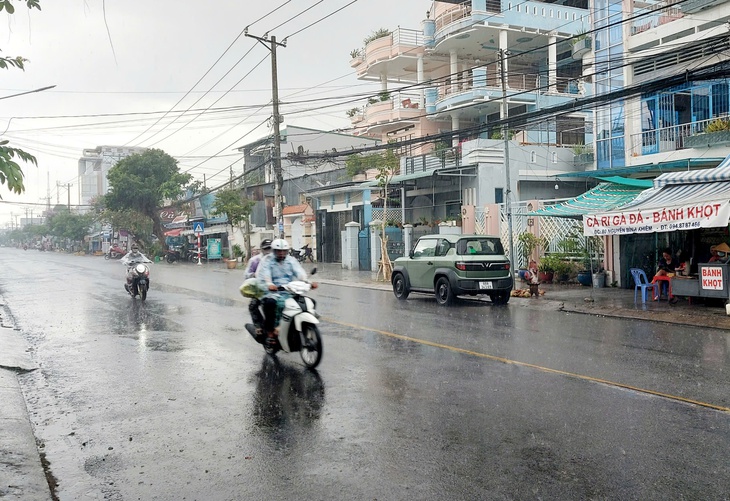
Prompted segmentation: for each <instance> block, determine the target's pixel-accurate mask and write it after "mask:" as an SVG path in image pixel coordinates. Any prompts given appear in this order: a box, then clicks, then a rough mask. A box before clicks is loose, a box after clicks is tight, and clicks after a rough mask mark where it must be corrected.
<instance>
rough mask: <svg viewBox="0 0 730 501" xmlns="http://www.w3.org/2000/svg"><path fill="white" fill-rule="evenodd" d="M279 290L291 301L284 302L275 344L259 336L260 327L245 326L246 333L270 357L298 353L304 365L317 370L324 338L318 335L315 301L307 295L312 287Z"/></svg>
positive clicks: (292, 286) (292, 285)
mask: <svg viewBox="0 0 730 501" xmlns="http://www.w3.org/2000/svg"><path fill="white" fill-rule="evenodd" d="M249 280H255V279H249ZM244 284H245V283H244ZM279 289H280V290H282V291H286V292H288V293H289V294H291V297H288V298H287V299H286V301H285V302H284V310H283V311H282V313H281V321H280V322H279V326H278V327H279V336H278V338H277V339H276V341H275V342H274V343H267V339H266V335H265V334H263V333H260V331H259V333H258V334H257V332H256V327H257V326H256V325H254V324H246V330H247V331H248V332H249V334H251V336H252V337H253V338H254V339H255V340H256V342H257V343H259V344H262V345H263V346H264V349H265V350H266V353H268V354H269V355H274V354H275V353H276V352H278V351H280V350H281V351H285V352H287V353H293V352H295V351H298V352H299V354H300V355H301V357H302V361H303V362H304V365H306V366H307V367H308V368H310V369H314V368H315V367H317V365H319V362H320V361H321V360H322V337H321V336H320V334H319V327H318V325H319V315H318V314H317V312H316V310H315V307H316V303H315V302H314V300H313V299H312V298H310V297H307V296H305V295H304V294H306V293H307V292H309V291H310V290H311V289H312V284H310V283H309V282H300V281H294V282H289V283H288V284H287V285H284V286H280V287H279ZM242 290H243V287H242ZM244 295H246V294H244Z"/></svg>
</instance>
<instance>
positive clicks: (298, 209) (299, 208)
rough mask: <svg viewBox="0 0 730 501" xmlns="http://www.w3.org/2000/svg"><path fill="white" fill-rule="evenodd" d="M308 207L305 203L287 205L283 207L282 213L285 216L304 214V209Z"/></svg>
mask: <svg viewBox="0 0 730 501" xmlns="http://www.w3.org/2000/svg"><path fill="white" fill-rule="evenodd" d="M308 208H310V207H309V205H307V204H299V205H289V206H287V207H284V210H283V212H282V214H283V215H285V216H289V215H291V214H304V211H306V210H307V209H308Z"/></svg>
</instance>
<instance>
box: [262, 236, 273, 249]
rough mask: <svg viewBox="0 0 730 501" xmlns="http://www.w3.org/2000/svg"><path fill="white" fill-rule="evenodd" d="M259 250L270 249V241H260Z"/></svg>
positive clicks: (266, 239)
mask: <svg viewBox="0 0 730 501" xmlns="http://www.w3.org/2000/svg"><path fill="white" fill-rule="evenodd" d="M261 248H262V249H264V250H265V249H271V240H269V239H268V238H265V239H263V240H261Z"/></svg>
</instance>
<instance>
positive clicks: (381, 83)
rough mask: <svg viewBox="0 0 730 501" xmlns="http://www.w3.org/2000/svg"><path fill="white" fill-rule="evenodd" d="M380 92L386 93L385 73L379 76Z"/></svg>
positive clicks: (386, 81)
mask: <svg viewBox="0 0 730 501" xmlns="http://www.w3.org/2000/svg"><path fill="white" fill-rule="evenodd" d="M380 90H381V91H383V92H387V91H388V75H386V74H385V73H381V74H380Z"/></svg>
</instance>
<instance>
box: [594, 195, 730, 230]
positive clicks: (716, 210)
mask: <svg viewBox="0 0 730 501" xmlns="http://www.w3.org/2000/svg"><path fill="white" fill-rule="evenodd" d="M728 220H730V201H728V200H724V201H713V202H703V203H698V204H691V205H679V206H676V207H666V208H659V209H642V210H635V211H625V212H613V213H611V212H609V213H605V214H591V215H586V216H583V234H584V235H586V236H603V235H628V234H630V233H654V232H660V231H675V230H694V229H696V228H718V227H722V226H727V224H728Z"/></svg>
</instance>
